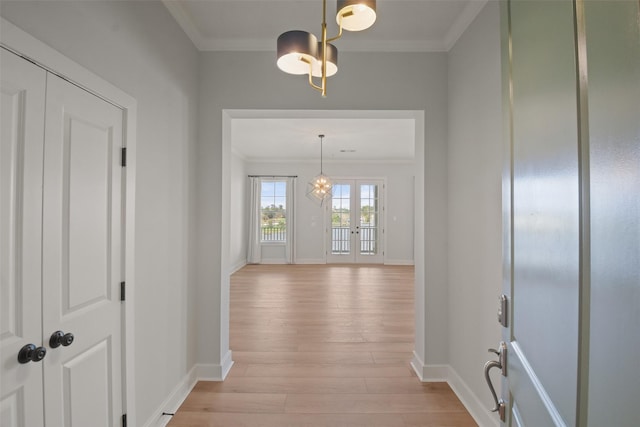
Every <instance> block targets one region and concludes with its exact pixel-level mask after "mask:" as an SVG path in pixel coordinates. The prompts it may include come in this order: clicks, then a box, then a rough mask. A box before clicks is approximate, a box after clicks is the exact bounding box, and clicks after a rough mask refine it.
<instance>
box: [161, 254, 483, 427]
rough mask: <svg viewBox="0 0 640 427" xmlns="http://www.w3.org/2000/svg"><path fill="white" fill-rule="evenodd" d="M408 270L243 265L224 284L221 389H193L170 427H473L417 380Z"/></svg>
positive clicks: (437, 386) (447, 399)
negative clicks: (226, 341)
mask: <svg viewBox="0 0 640 427" xmlns="http://www.w3.org/2000/svg"><path fill="white" fill-rule="evenodd" d="M413 277H414V274H413V267H405V266H371V265H367V266H356V265H313V266H311V265H288V266H274V265H250V266H247V267H245V268H243V269H242V270H240V271H238V272H237V273H235V274H234V275H233V276H232V277H231V307H230V310H231V311H230V347H231V349H232V350H233V359H234V361H235V364H234V366H233V368H232V369H231V372H230V373H229V376H228V377H227V379H226V380H225V381H224V382H205V381H201V382H199V383H198V384H196V386H195V388H194V389H193V391H192V392H191V393H190V395H189V396H188V397H187V399H186V400H185V402H184V403H183V405H182V406H181V407H180V409H179V411H178V412H177V413H176V415H175V416H174V417H173V419H172V420H171V422H170V423H169V426H170V427H195V426H205V427H206V426H224V427H235V426H248V427H254V426H256V427H258V426H260V427H270V426H278V427H285V426H286V427H295V426H301V427H302V426H304V427H319V426H331V427H336V426H345V427H347V426H348V427H356V426H386V427H396V426H397V427H408V426H430V427H436V426H438V427H445V426H446V427H467V426H476V425H477V424H476V423H475V422H474V421H473V419H472V418H471V416H470V415H469V414H468V412H467V411H466V410H465V408H464V407H463V406H462V404H461V403H460V401H459V400H458V398H457V397H456V396H455V394H454V393H453V391H452V390H451V389H450V388H449V386H448V385H447V384H446V383H421V382H420V381H419V380H418V378H417V377H416V375H415V374H414V372H413V370H412V369H411V367H410V365H409V362H410V361H411V358H412V352H413V339H414V303H413V288H414V286H413Z"/></svg>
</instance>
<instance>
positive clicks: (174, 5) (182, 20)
mask: <svg viewBox="0 0 640 427" xmlns="http://www.w3.org/2000/svg"><path fill="white" fill-rule="evenodd" d="M162 4H164V6H165V7H166V8H167V10H168V11H169V13H170V14H171V16H173V19H175V20H176V21H177V22H178V25H180V27H181V28H182V31H184V32H185V34H186V35H187V37H189V38H190V39H191V42H192V43H193V44H194V46H195V47H196V49H198V50H205V49H204V46H205V45H206V42H207V41H206V39H205V38H204V37H203V36H202V35H201V34H200V31H198V28H197V27H196V24H195V23H194V22H193V19H192V18H191V15H190V14H189V12H187V11H186V10H185V9H184V7H182V4H181V3H180V2H178V1H174V0H162Z"/></svg>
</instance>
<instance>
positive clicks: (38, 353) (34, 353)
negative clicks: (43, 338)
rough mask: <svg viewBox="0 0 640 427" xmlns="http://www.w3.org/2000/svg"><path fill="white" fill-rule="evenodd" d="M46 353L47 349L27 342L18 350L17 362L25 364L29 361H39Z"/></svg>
mask: <svg viewBox="0 0 640 427" xmlns="http://www.w3.org/2000/svg"><path fill="white" fill-rule="evenodd" d="M46 355H47V349H46V348H44V347H36V346H35V345H33V344H27V345H25V346H24V347H22V348H21V349H20V351H19V352H18V362H20V363H22V364H25V363H29V362H39V361H41V360H42V359H44V357H45V356H46Z"/></svg>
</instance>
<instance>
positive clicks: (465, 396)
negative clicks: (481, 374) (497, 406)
mask: <svg viewBox="0 0 640 427" xmlns="http://www.w3.org/2000/svg"><path fill="white" fill-rule="evenodd" d="M447 383H448V384H449V387H451V390H453V392H454V393H455V394H456V395H457V396H458V399H460V401H461V402H462V404H463V405H464V407H465V408H467V411H469V413H470V414H471V416H472V417H473V419H474V420H475V421H476V423H478V425H479V426H480V427H498V426H499V425H500V421H498V417H497V416H496V415H495V414H493V413H491V412H489V409H487V408H488V407H487V406H486V405H488V404H489V403H483V402H481V401H480V399H478V396H477V395H476V394H475V393H474V392H473V391H471V389H470V388H469V386H468V385H467V383H465V382H464V381H463V380H462V378H460V375H458V373H457V372H456V370H455V369H453V368H452V367H451V366H449V378H448V380H447Z"/></svg>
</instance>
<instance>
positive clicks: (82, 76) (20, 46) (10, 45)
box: [0, 18, 138, 425]
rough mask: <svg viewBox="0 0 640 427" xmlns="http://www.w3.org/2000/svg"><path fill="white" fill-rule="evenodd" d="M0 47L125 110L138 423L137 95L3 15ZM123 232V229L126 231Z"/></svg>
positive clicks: (126, 261) (128, 386) (127, 387)
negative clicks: (136, 341) (73, 59)
mask: <svg viewBox="0 0 640 427" xmlns="http://www.w3.org/2000/svg"><path fill="white" fill-rule="evenodd" d="M0 20H1V21H0V25H1V26H0V31H1V33H0V34H1V36H0V40H1V41H0V46H2V47H3V48H6V49H7V50H9V51H11V52H13V53H15V54H17V55H19V56H22V57H23V58H26V59H28V60H29V61H31V62H33V63H35V64H36V65H38V66H39V67H41V68H43V69H45V70H47V71H49V72H51V73H53V74H56V75H58V76H60V77H62V78H63V79H65V80H67V81H69V82H71V83H73V84H74V85H76V86H79V87H80V88H82V89H84V90H86V91H87V92H89V93H92V94H93V95H95V96H97V97H99V98H101V99H103V100H105V101H107V102H109V103H111V104H113V105H115V106H117V107H119V108H121V109H122V112H123V116H124V120H123V122H124V123H123V140H124V146H125V147H127V166H126V169H125V170H124V177H123V179H124V181H125V183H124V191H125V197H124V200H123V203H124V207H123V213H124V221H125V225H126V227H125V228H126V233H125V235H124V252H123V254H122V258H123V259H122V262H123V271H124V280H125V282H126V283H127V295H126V297H127V299H126V302H125V303H124V310H123V316H122V322H123V323H124V334H123V343H122V344H123V346H124V351H123V353H124V359H123V367H122V381H123V383H122V384H123V394H124V396H123V412H124V413H126V414H127V420H128V422H129V423H130V425H137V423H136V411H135V408H136V405H135V396H136V394H135V338H134V331H135V327H134V326H135V325H134V319H135V317H134V314H135V310H134V307H135V288H136V287H135V221H134V220H135V188H136V187H135V184H136V124H137V109H138V103H137V101H136V99H135V98H133V97H131V96H130V95H128V94H126V93H125V92H123V91H122V90H121V89H119V88H117V87H115V86H113V85H112V84H111V83H109V82H107V81H105V80H103V79H102V78H101V77H99V76H97V75H96V74H94V73H92V72H91V71H89V70H87V69H86V68H84V67H82V66H81V65H79V64H77V63H75V62H73V61H72V60H70V59H69V58H67V57H66V56H64V55H62V54H61V53H59V52H58V51H56V50H54V49H52V48H51V47H49V46H48V45H46V44H44V43H43V42H41V41H40V40H38V39H36V38H34V37H33V36H31V35H30V34H28V33H26V32H24V31H22V30H21V29H20V28H18V27H16V26H15V25H13V24H12V23H10V22H9V21H7V20H5V19H4V18H0ZM123 232H124V231H123Z"/></svg>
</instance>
